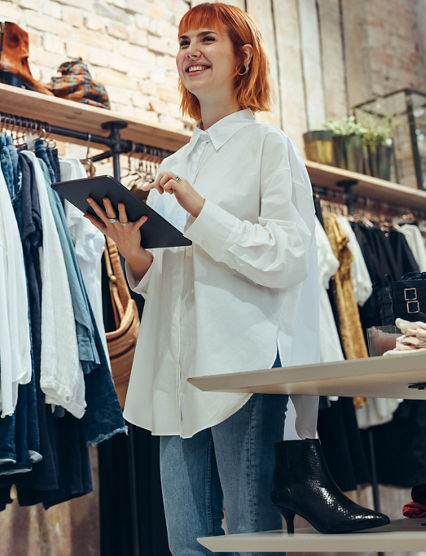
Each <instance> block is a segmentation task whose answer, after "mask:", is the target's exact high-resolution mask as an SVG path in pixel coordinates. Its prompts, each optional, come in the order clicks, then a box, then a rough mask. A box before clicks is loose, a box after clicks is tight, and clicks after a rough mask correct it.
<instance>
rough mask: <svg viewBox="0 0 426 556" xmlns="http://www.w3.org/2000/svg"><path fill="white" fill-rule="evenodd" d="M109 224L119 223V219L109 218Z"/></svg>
mask: <svg viewBox="0 0 426 556" xmlns="http://www.w3.org/2000/svg"><path fill="white" fill-rule="evenodd" d="M108 222H110V223H111V224H115V223H116V222H117V218H108Z"/></svg>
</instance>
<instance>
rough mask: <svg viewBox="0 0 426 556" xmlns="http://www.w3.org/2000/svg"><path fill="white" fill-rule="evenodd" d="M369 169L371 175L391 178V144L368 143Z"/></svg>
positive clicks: (386, 178)
mask: <svg viewBox="0 0 426 556" xmlns="http://www.w3.org/2000/svg"><path fill="white" fill-rule="evenodd" d="M367 162H368V163H367V171H368V173H369V175H370V176H374V177H376V178H382V179H383V180H390V176H391V162H392V147H391V146H389V145H367Z"/></svg>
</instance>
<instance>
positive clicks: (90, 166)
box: [80, 133, 96, 178]
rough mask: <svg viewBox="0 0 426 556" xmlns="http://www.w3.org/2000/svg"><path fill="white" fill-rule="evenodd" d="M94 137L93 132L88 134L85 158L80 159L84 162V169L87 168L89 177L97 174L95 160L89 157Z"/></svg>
mask: <svg viewBox="0 0 426 556" xmlns="http://www.w3.org/2000/svg"><path fill="white" fill-rule="evenodd" d="M91 139H92V134H91V133H88V134H87V149H86V156H85V158H82V159H80V162H81V164H83V166H84V169H85V170H86V173H87V175H88V176H89V178H93V176H95V175H96V166H95V164H94V162H93V160H92V159H91V158H90V157H89V153H90V141H91Z"/></svg>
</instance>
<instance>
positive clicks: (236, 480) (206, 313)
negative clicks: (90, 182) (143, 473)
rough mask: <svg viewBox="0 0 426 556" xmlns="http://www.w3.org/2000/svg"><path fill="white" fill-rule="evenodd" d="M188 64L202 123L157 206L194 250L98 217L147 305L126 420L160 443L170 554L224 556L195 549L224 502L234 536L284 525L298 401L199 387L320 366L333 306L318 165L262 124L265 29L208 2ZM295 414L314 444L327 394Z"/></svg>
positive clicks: (191, 29) (190, 25) (190, 40)
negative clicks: (278, 468)
mask: <svg viewBox="0 0 426 556" xmlns="http://www.w3.org/2000/svg"><path fill="white" fill-rule="evenodd" d="M176 64H177V69H178V72H179V77H180V83H179V87H180V92H181V94H182V103H181V106H182V110H183V113H184V114H188V115H189V116H191V117H193V118H194V119H196V120H199V123H198V125H197V127H196V128H195V130H194V134H193V136H192V138H191V140H190V142H189V143H188V144H187V145H185V146H184V147H183V148H181V149H180V150H179V151H177V152H176V153H175V154H173V155H172V156H170V157H169V158H167V159H166V160H164V161H163V163H162V165H161V167H160V172H159V174H158V176H157V179H156V180H155V182H154V183H153V184H151V185H150V186H148V187H147V189H150V190H151V191H150V194H149V197H148V203H149V204H150V205H151V206H152V207H153V208H154V209H155V210H156V211H157V212H160V213H161V214H162V215H164V216H165V217H166V218H167V219H168V220H169V221H170V222H172V223H173V224H174V225H175V226H176V227H177V228H180V229H181V230H182V231H183V232H184V235H185V236H186V237H187V238H189V239H191V240H192V242H193V244H192V246H190V247H180V248H173V249H161V250H154V251H151V252H150V251H146V250H144V249H143V248H142V247H141V246H140V236H139V228H140V227H141V226H142V225H143V223H144V222H145V220H146V219H145V218H144V217H142V218H141V219H140V220H139V221H137V222H133V223H131V222H128V221H127V216H126V213H125V210H124V207H123V206H119V207H118V215H117V214H116V211H115V210H114V208H113V207H112V206H111V203H110V202H109V201H108V200H107V199H106V200H105V201H104V209H105V210H103V209H101V207H99V206H98V205H96V204H95V203H93V201H91V204H92V207H93V208H94V210H95V211H96V213H97V214H98V216H99V217H100V218H101V219H102V221H103V224H100V223H97V221H96V220H95V219H94V218H90V217H89V218H90V219H91V221H92V222H93V223H94V224H95V225H96V226H98V228H99V229H100V230H101V231H103V232H104V233H106V234H108V235H109V236H110V237H111V238H112V239H113V240H114V241H115V242H116V243H117V246H118V248H119V250H120V252H121V254H122V255H123V256H124V257H125V259H126V271H127V276H128V279H129V283H130V285H131V287H132V288H133V289H134V290H135V291H136V292H139V293H141V294H142V295H143V296H144V297H145V306H144V312H143V318H142V323H141V331H140V336H139V340H138V345H137V348H136V354H135V360H134V365H133V370H132V375H131V379H130V383H129V389H128V394H127V400H126V406H125V413H124V415H125V417H126V419H127V420H128V421H130V422H131V423H134V424H135V425H138V426H141V427H143V428H146V429H148V430H151V431H152V432H153V434H156V435H161V440H160V450H161V455H160V463H161V480H162V489H163V497H164V507H165V514H166V522H167V529H168V536H169V545H170V550H171V552H172V553H173V554H174V555H179V556H180V555H182V556H189V555H197V554H207V553H209V554H210V552H209V551H207V550H206V549H204V548H203V547H201V546H200V545H199V544H198V543H197V540H196V538H197V537H203V536H208V535H219V534H222V533H223V530H222V518H223V513H222V507H224V508H225V511H226V523H227V527H228V531H229V532H230V533H237V532H248V531H258V530H268V529H280V528H281V517H280V515H279V512H278V511H277V510H276V508H275V506H274V505H273V504H272V503H271V500H270V491H271V487H272V476H273V462H274V452H273V449H274V448H273V445H274V443H277V442H280V441H281V440H282V434H283V425H284V415H285V409H286V405H287V396H280V395H269V396H268V395H262V394H254V395H252V396H251V395H249V394H234V393H207V392H200V391H198V390H197V389H195V388H194V387H193V386H191V385H190V384H189V383H188V382H187V381H186V379H187V378H188V377H189V376H197V375H198V376H199V375H205V374H210V373H215V372H216V373H218V372H227V371H244V370H248V369H262V368H271V367H273V366H274V365H275V366H281V363H280V359H279V355H281V356H282V358H283V361H285V364H286V365H291V364H297V363H300V364H302V363H314V362H317V361H319V339H318V326H317V322H318V295H317V287H316V286H317V274H316V273H317V268H316V256H315V242H314V226H315V219H314V208H313V201H312V191H311V186H310V182H309V178H308V175H307V172H306V169H305V167H304V164H303V161H302V159H301V158H300V156H299V154H298V153H297V152H296V150H295V148H294V146H293V144H292V143H291V141H290V140H289V139H288V137H287V136H286V135H285V134H284V133H283V132H282V131H281V130H279V129H277V128H275V127H273V126H270V125H265V124H260V123H257V122H256V121H255V119H254V115H253V112H256V111H259V110H267V109H268V106H269V92H270V89H269V84H268V78H267V60H266V56H265V53H264V51H263V48H262V45H261V39H260V33H259V31H258V30H257V28H256V26H255V25H254V23H253V22H252V21H251V19H250V18H249V17H248V15H247V14H246V13H245V12H243V11H242V10H240V9H238V8H236V7H233V6H230V5H226V4H220V3H217V4H208V3H207V4H201V5H199V6H196V7H194V8H192V9H191V10H189V11H188V12H187V13H186V14H185V15H184V17H183V19H182V21H181V22H180V25H179V51H178V54H177V57H176ZM117 218H118V220H117ZM294 404H295V406H296V409H297V419H296V429H297V432H298V435H299V436H300V437H301V438H314V437H315V431H316V412H317V399H316V398H315V397H296V398H295V400H294ZM302 410H303V411H302ZM298 442H299V441H298ZM281 444H282V443H281ZM278 479H279V480H280V478H279V477H278ZM276 486H277V485H276ZM275 502H276V503H280V502H281V506H282V507H281V511H283V513H284V514H285V515H286V511H287V507H286V501H283V500H282V499H281V498H280V495H278V499H277V500H275ZM287 517H289V515H287ZM291 523H292V517H291V516H290V517H289V524H290V526H291Z"/></svg>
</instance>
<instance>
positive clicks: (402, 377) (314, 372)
mask: <svg viewBox="0 0 426 556" xmlns="http://www.w3.org/2000/svg"><path fill="white" fill-rule="evenodd" d="M188 381H189V382H190V383H191V384H193V385H194V386H196V387H197V388H199V389H200V390H205V391H221V392H260V393H265V394H308V395H321V396H367V397H371V398H405V399H418V400H424V399H426V389H424V390H419V389H417V388H410V387H409V386H410V385H412V384H415V383H422V382H424V383H426V354H425V352H421V353H410V354H402V355H395V356H388V357H369V358H367V359H355V360H352V361H337V362H334V363H320V364H318V365H300V366H294V367H278V368H276V369H264V370H258V371H245V372H238V373H234V372H233V373H226V374H217V375H209V376H203V377H192V378H188ZM425 546H426V545H425Z"/></svg>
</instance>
